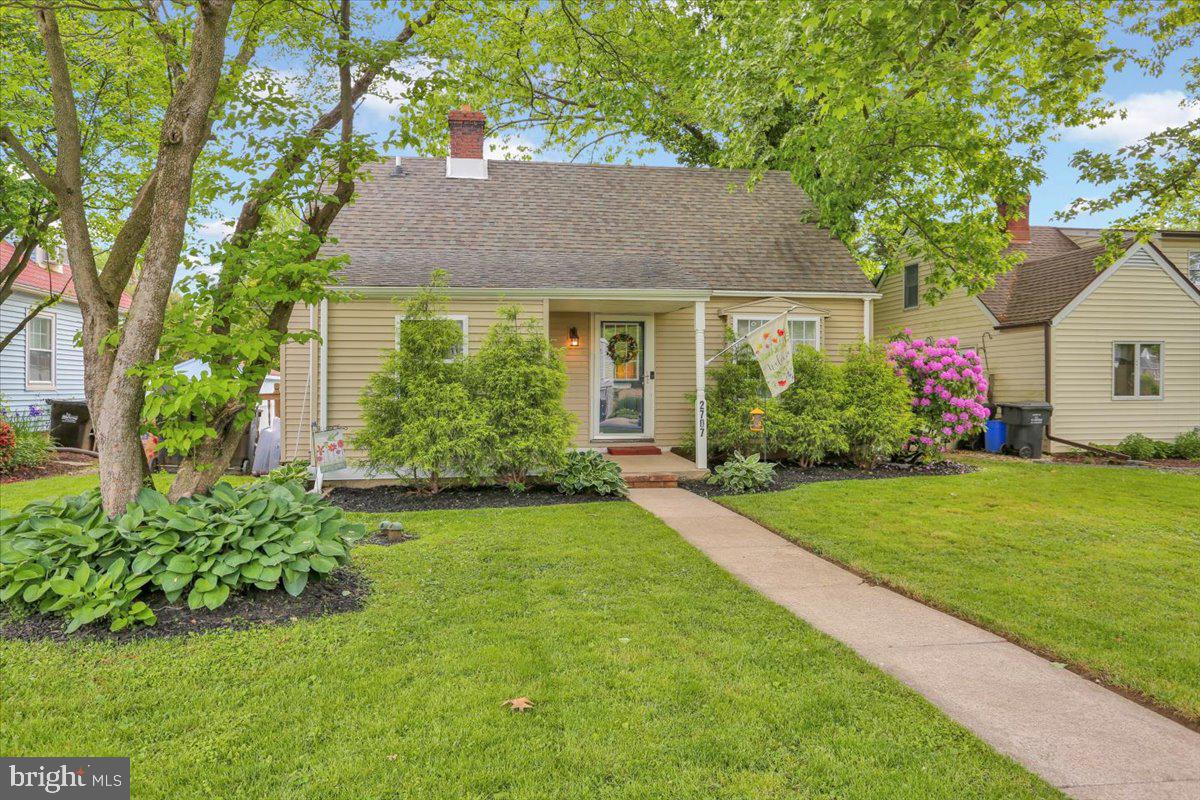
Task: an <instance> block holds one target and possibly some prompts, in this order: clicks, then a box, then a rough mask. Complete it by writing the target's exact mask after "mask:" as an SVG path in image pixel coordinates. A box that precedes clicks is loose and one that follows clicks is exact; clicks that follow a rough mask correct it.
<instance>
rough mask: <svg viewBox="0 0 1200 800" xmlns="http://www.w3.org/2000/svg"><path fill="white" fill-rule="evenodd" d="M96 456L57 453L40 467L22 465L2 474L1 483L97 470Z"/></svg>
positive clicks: (0, 476)
mask: <svg viewBox="0 0 1200 800" xmlns="http://www.w3.org/2000/svg"><path fill="white" fill-rule="evenodd" d="M96 465H97V461H96V457H95V456H89V455H84V454H83V453H55V454H53V455H52V456H50V460H49V461H47V462H46V463H45V464H43V465H42V466H40V467H21V468H20V469H17V470H14V471H13V472H9V473H7V474H5V475H0V484H3V483H17V482H19V481H31V480H34V479H35V478H53V477H55V476H57V475H76V474H78V473H81V472H94V471H95V470H96Z"/></svg>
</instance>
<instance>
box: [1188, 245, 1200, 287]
mask: <svg viewBox="0 0 1200 800" xmlns="http://www.w3.org/2000/svg"><path fill="white" fill-rule="evenodd" d="M1187 272H1188V278H1190V279H1191V281H1192V283H1194V284H1196V286H1197V287H1200V250H1191V251H1189V252H1188V255H1187Z"/></svg>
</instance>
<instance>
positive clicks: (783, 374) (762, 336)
mask: <svg viewBox="0 0 1200 800" xmlns="http://www.w3.org/2000/svg"><path fill="white" fill-rule="evenodd" d="M746 342H747V344H749V345H750V349H751V350H752V351H753V352H754V357H755V358H756V359H758V365H759V366H760V367H762V371H763V377H764V378H766V380H767V388H769V389H770V390H771V396H772V397H778V396H779V394H780V393H782V392H783V390H784V389H786V388H788V387H789V386H791V385H792V383H793V382H794V381H795V380H796V373H795V372H794V371H793V370H792V343H791V340H790V339H789V337H788V324H787V314H786V313H783V314H780V315H779V316H778V317H776V318H775V319H773V320H771V321H770V322H768V323H767V324H766V325H763V326H762V327H761V328H756V329H755V330H753V331H751V332H750V334H749V335H748V336H747V337H746Z"/></svg>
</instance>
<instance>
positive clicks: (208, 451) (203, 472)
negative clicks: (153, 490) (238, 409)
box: [167, 424, 246, 503]
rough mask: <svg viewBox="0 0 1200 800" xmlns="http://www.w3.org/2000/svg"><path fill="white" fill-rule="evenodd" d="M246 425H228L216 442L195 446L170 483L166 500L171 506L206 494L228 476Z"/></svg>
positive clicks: (211, 441) (206, 442) (210, 441)
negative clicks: (230, 463) (226, 474)
mask: <svg viewBox="0 0 1200 800" xmlns="http://www.w3.org/2000/svg"><path fill="white" fill-rule="evenodd" d="M245 433H246V426H245V425H233V424H229V425H226V426H225V427H224V428H223V429H222V430H221V433H220V435H219V436H217V438H215V439H206V440H205V441H204V442H202V443H201V444H199V445H197V446H196V449H195V450H194V451H193V452H192V453H190V454H189V455H188V457H187V458H185V459H184V460H183V461H182V462H181V463H180V464H179V471H178V472H176V473H175V480H174V481H172V482H171V491H170V492H169V493H168V495H167V499H168V500H170V501H171V502H172V503H175V502H178V501H179V500H180V499H181V498H184V497H191V496H192V495H196V494H203V493H204V492H207V491H208V490H209V489H211V488H212V487H213V486H215V485H216V484H217V483H218V482H219V481H220V480H221V478H222V477H223V476H224V475H225V470H226V468H227V467H228V466H229V462H230V461H231V460H232V459H233V454H234V453H236V452H237V449H238V445H239V444H240V443H241V441H242V436H244V435H245Z"/></svg>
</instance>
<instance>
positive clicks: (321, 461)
mask: <svg viewBox="0 0 1200 800" xmlns="http://www.w3.org/2000/svg"><path fill="white" fill-rule="evenodd" d="M313 451H314V452H315V453H316V457H317V465H316V466H317V471H318V472H319V473H321V474H324V473H326V472H333V471H335V470H339V469H345V468H346V437H345V434H344V433H343V431H342V429H341V428H331V429H330V430H327V431H313Z"/></svg>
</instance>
